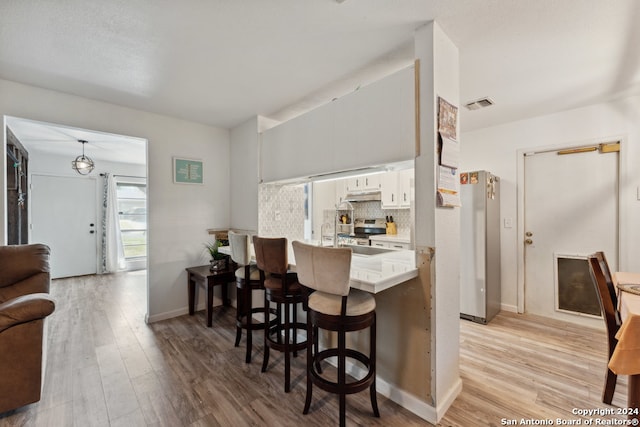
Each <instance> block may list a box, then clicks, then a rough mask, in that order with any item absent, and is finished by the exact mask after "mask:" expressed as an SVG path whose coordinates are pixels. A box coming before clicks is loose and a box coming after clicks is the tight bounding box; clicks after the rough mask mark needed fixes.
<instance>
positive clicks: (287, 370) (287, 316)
mask: <svg viewBox="0 0 640 427" xmlns="http://www.w3.org/2000/svg"><path fill="white" fill-rule="evenodd" d="M284 309H285V311H284V345H285V347H284V392H285V393H289V391H290V390H291V350H290V349H289V334H290V333H291V313H290V312H289V311H290V309H291V308H290V307H289V304H285V305H284Z"/></svg>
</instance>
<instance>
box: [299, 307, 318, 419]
mask: <svg viewBox="0 0 640 427" xmlns="http://www.w3.org/2000/svg"><path fill="white" fill-rule="evenodd" d="M317 332H318V328H316V327H314V326H312V325H311V316H310V315H309V314H308V313H307V397H306V398H305V401H304V409H303V410H302V413H303V414H305V415H306V414H308V413H309V409H310V408H311V395H312V394H313V381H311V370H312V369H313V359H314V356H313V355H314V354H315V353H314V346H315V350H316V351H317V349H318V341H317V337H316V336H315V334H317Z"/></svg>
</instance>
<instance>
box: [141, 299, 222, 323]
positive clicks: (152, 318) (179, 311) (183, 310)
mask: <svg viewBox="0 0 640 427" xmlns="http://www.w3.org/2000/svg"><path fill="white" fill-rule="evenodd" d="M214 307H215V306H214ZM206 308H207V307H206V305H205V304H204V303H202V304H198V305H197V306H196V309H195V311H200V310H205V309H206ZM185 314H189V308H188V307H183V308H179V309H177V310H171V311H165V312H164V313H158V314H154V315H153V316H149V314H148V313H147V315H146V316H145V317H144V321H145V322H147V323H153V322H159V321H161V320H167V319H173V318H174V317H178V316H184V315H185Z"/></svg>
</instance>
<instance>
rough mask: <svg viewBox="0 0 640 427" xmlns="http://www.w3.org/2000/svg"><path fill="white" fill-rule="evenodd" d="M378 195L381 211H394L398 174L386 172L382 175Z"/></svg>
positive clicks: (396, 205)
mask: <svg viewBox="0 0 640 427" xmlns="http://www.w3.org/2000/svg"><path fill="white" fill-rule="evenodd" d="M380 183H381V188H380V191H381V192H382V193H381V194H380V196H381V203H380V206H381V207H382V209H392V208H393V209H395V208H397V207H398V172H395V171H394V172H387V173H385V174H383V175H382V177H381V180H380Z"/></svg>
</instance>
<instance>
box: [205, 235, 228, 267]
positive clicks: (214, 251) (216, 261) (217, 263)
mask: <svg viewBox="0 0 640 427" xmlns="http://www.w3.org/2000/svg"><path fill="white" fill-rule="evenodd" d="M220 246H222V242H221V241H220V240H218V239H216V241H215V242H213V243H205V247H206V248H207V251H208V252H209V255H211V267H210V268H211V270H223V269H225V268H227V260H228V259H229V257H228V256H227V255H225V254H223V253H222V252H220V251H219V250H218V248H219V247H220Z"/></svg>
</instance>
